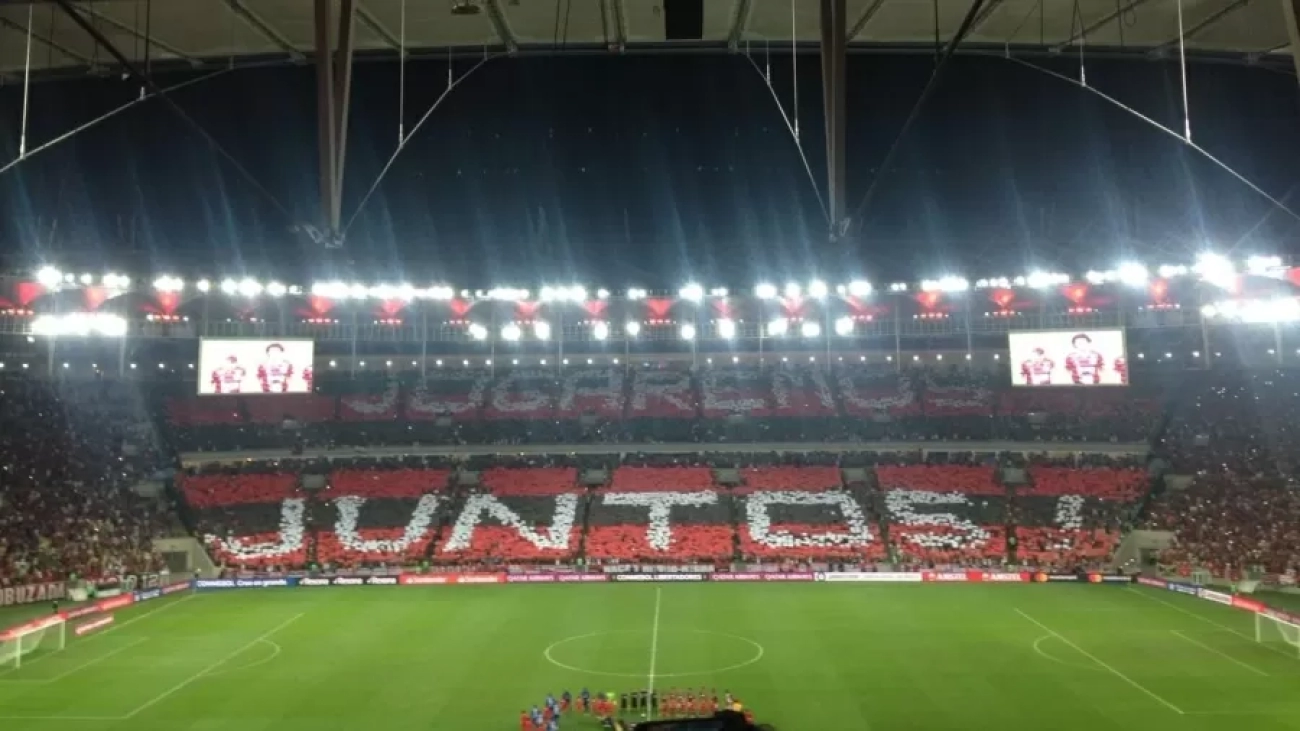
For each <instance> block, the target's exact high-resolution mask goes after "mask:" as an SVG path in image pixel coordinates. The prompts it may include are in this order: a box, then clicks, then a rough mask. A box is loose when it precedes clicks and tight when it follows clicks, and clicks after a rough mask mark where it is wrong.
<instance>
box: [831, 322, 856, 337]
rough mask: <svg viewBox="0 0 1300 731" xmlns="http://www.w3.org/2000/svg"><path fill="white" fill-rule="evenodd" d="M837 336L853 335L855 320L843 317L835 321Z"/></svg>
mask: <svg viewBox="0 0 1300 731" xmlns="http://www.w3.org/2000/svg"><path fill="white" fill-rule="evenodd" d="M835 334H836V335H839V336H842V337H843V336H848V335H852V334H853V318H852V317H841V318H839V319H837V320H836V321H835Z"/></svg>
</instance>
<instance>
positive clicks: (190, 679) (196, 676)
mask: <svg viewBox="0 0 1300 731" xmlns="http://www.w3.org/2000/svg"><path fill="white" fill-rule="evenodd" d="M304 614H306V612H299V613H298V614H295V615H293V616H292V617H290V618H288V619H286V620H285V621H283V622H281V623H280V624H277V625H276V626H275V627H274V628H273V629H272V630H271V631H269V632H267V633H266V634H264V635H262V636H261V637H258V638H256V639H254V640H253V641H252V642H249V643H248V644H246V645H241V646H240V647H239V649H237V650H235V651H234V652H232V653H230V654H229V655H226V656H225V657H223V658H221V659H220V660H218V661H216V662H214V663H212V664H211V665H209V666H207V667H206V668H203V669H202V670H200V671H198V672H197V673H195V674H194V675H191V676H190V677H188V678H186V679H185V680H182V681H181V682H179V683H177V684H176V685H173V686H172V687H171V688H169V689H167V690H165V691H163V692H162V693H159V694H158V695H157V696H154V698H153V699H152V700H148V701H145V703H144V704H143V705H141V706H140V707H139V708H136V709H135V710H134V711H131V712H130V713H128V714H126V715H125V716H123V717H122V720H124V721H126V720H130V719H132V718H135V717H136V716H138V715H140V714H141V713H144V712H145V711H147V710H149V709H150V708H153V707H154V706H156V705H158V704H159V703H161V702H163V701H164V700H166V699H168V698H170V697H172V696H173V695H175V694H176V693H179V692H180V691H182V690H184V689H185V688H188V687H189V686H190V685H191V684H192V683H195V682H197V681H199V680H202V679H203V677H204V676H206V675H207V674H208V673H210V672H212V671H213V670H216V669H217V668H219V667H221V666H222V665H225V664H226V663H228V662H230V661H231V660H234V659H235V658H237V657H239V656H240V654H242V653H244V652H245V651H247V650H248V649H249V648H251V647H253V646H254V645H256V644H258V643H260V642H263V641H265V640H268V639H270V638H271V635H274V634H275V633H276V632H279V631H280V630H282V629H284V628H285V627H288V626H289V625H291V624H293V623H294V622H297V621H298V620H299V619H301V618H302V616H303V615H304Z"/></svg>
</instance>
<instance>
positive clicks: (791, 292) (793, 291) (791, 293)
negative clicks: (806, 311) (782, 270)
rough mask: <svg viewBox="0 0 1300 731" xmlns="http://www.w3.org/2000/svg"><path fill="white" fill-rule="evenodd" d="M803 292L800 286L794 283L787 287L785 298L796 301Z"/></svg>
mask: <svg viewBox="0 0 1300 731" xmlns="http://www.w3.org/2000/svg"><path fill="white" fill-rule="evenodd" d="M802 292H803V290H802V289H801V288H800V287H799V285H798V284H795V283H794V282H790V283H789V284H786V285H785V296H786V297H788V298H790V299H795V298H796V297H798V296H799V295H800V294H801V293H802Z"/></svg>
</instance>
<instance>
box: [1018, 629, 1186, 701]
mask: <svg viewBox="0 0 1300 731" xmlns="http://www.w3.org/2000/svg"><path fill="white" fill-rule="evenodd" d="M1016 614H1019V615H1020V616H1022V617H1024V618H1025V619H1027V620H1029V621H1030V622H1033V623H1034V624H1036V625H1038V628H1039V629H1041V630H1043V631H1044V632H1047V633H1049V634H1051V635H1052V636H1053V637H1055V638H1056V639H1058V640H1060V641H1061V642H1064V643H1065V644H1067V645H1069V646H1070V647H1072V648H1074V650H1075V651H1076V652H1078V653H1079V654H1080V655H1083V656H1084V657H1086V658H1088V659H1089V660H1092V661H1093V662H1095V663H1097V664H1098V665H1100V666H1101V667H1103V668H1106V669H1107V670H1109V671H1110V672H1111V674H1113V675H1114V676H1115V677H1117V678H1119V679H1120V680H1123V681H1124V682H1125V683H1128V684H1129V685H1131V686H1133V687H1134V688H1137V689H1138V690H1140V691H1142V692H1143V693H1146V694H1147V695H1148V696H1150V697H1151V699H1152V700H1155V701H1156V702H1158V703H1159V704H1160V705H1162V706H1164V707H1165V708H1168V709H1169V710H1171V711H1173V712H1174V713H1177V714H1178V715H1180V716H1185V715H1187V713H1186V712H1185V711H1183V709H1181V708H1179V707H1178V706H1175V705H1174V704H1172V703H1170V702H1169V701H1167V700H1165V699H1164V698H1161V697H1160V696H1158V695H1156V694H1155V693H1153V692H1151V691H1150V690H1149V689H1147V687H1146V686H1145V685H1142V684H1141V683H1139V682H1137V681H1136V680H1134V679H1132V678H1130V677H1129V676H1127V675H1125V674H1124V673H1121V672H1120V671H1118V670H1116V669H1115V668H1114V667H1112V666H1111V665H1110V664H1108V663H1107V662H1105V661H1104V660H1102V659H1101V658H1099V657H1097V656H1096V655H1093V654H1092V653H1091V652H1088V651H1087V650H1085V649H1083V648H1082V647H1079V646H1078V645H1076V644H1074V643H1073V642H1071V641H1070V640H1069V638H1067V637H1065V636H1064V635H1062V634H1061V633H1060V632H1057V631H1056V630H1054V629H1052V628H1051V627H1048V626H1047V625H1045V624H1043V623H1042V622H1039V621H1038V620H1037V619H1034V618H1033V617H1031V616H1029V615H1028V614H1026V613H1025V612H1023V611H1021V610H1020V609H1017V610H1016Z"/></svg>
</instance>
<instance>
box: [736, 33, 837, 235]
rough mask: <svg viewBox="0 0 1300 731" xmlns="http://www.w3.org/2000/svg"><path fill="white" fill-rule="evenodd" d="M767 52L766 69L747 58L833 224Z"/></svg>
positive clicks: (770, 57)
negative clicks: (786, 106) (783, 100)
mask: <svg viewBox="0 0 1300 731" xmlns="http://www.w3.org/2000/svg"><path fill="white" fill-rule="evenodd" d="M765 53H766V58H765V60H764V65H765V69H760V68H759V67H758V62H756V61H755V60H754V57H753V56H751V55H749V54H748V53H746V54H745V60H746V61H748V62H749V65H750V66H751V67H752V68H753V69H754V73H756V74H758V75H759V76H760V77H761V78H762V79H763V83H764V85H765V86H767V91H768V93H769V94H771V95H772V103H774V104H776V111H777V112H779V113H780V114H781V121H783V122H785V128H786V130H787V131H789V133H790V137H791V139H793V140H794V149H795V151H797V152H798V153H799V160H800V161H801V162H803V169H804V172H805V173H807V174H808V182H809V183H811V184H812V189H813V195H814V196H816V197H817V204H818V205H819V206H821V209H822V216H823V217H825V219H826V224H827V225H828V226H829V225H830V224H831V213H830V210H829V209H828V208H827V207H826V199H825V198H823V197H822V191H821V188H820V187H818V185H817V176H816V175H815V174H814V173H813V169H812V165H809V164H808V154H807V153H805V152H804V149H803V142H801V141H800V140H799V134H798V132H796V131H795V125H794V122H792V121H791V120H790V115H789V114H787V113H786V111H785V106H784V105H782V104H781V97H780V95H778V94H777V93H776V87H774V86H772V56H771V52H770V49H769V50H768V51H767V52H765Z"/></svg>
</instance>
